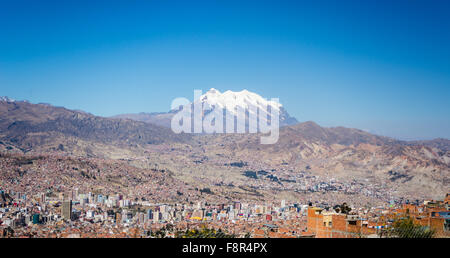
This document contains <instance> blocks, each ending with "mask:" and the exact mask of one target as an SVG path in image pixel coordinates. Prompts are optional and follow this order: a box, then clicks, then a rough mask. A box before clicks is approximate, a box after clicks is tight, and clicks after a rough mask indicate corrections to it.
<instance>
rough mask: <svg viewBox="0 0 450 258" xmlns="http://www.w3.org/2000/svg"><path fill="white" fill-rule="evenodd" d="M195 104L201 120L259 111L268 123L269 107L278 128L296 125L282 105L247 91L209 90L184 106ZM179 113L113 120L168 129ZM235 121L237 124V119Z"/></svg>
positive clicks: (146, 114) (151, 114) (153, 114)
mask: <svg viewBox="0 0 450 258" xmlns="http://www.w3.org/2000/svg"><path fill="white" fill-rule="evenodd" d="M195 104H197V106H200V107H203V109H204V112H203V114H202V118H203V119H205V118H211V116H214V115H224V114H231V115H232V116H234V117H236V118H242V115H243V114H245V115H246V116H247V117H248V115H249V112H252V111H253V110H259V112H260V114H262V115H260V116H259V119H264V120H266V121H264V122H267V123H268V121H270V119H271V117H270V112H267V111H268V109H267V107H268V106H269V107H270V109H269V110H274V111H279V125H280V126H286V125H293V124H297V123H298V121H297V119H295V118H294V117H291V116H290V115H289V114H288V113H287V111H286V110H285V109H284V108H283V106H282V104H280V103H278V102H275V101H272V100H267V99H265V98H263V97H262V96H260V95H258V94H256V93H253V92H250V91H248V90H242V91H238V92H234V91H230V90H227V91H225V92H223V93H222V92H220V91H219V90H217V89H214V88H211V89H210V90H208V91H207V92H205V93H204V94H202V95H200V96H199V97H198V98H197V99H195V100H194V101H193V102H191V103H189V104H188V105H186V106H185V107H192V106H193V105H195ZM249 107H251V108H249ZM235 108H236V109H235ZM239 108H240V109H244V110H247V112H245V113H242V112H238V109H239ZM221 109H223V110H224V113H220V110H221ZM179 111H180V109H176V110H170V111H169V112H167V113H139V114H122V115H117V116H115V117H114V118H122V119H123V118H125V119H132V120H137V121H143V122H147V123H152V124H157V125H161V126H165V127H170V124H171V122H170V121H171V118H172V117H173V116H174V115H175V114H177V113H178V112H179ZM217 112H219V113H217ZM236 120H237V123H238V120H239V119H236ZM258 121H259V120H258ZM224 125H225V122H224ZM236 126H237V125H236ZM244 126H245V127H246V128H248V123H245V125H244Z"/></svg>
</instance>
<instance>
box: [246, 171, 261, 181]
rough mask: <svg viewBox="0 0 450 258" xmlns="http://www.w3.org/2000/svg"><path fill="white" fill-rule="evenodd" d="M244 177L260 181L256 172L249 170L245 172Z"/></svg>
mask: <svg viewBox="0 0 450 258" xmlns="http://www.w3.org/2000/svg"><path fill="white" fill-rule="evenodd" d="M243 175H244V176H246V177H248V178H253V179H258V175H257V173H256V172H255V171H251V170H247V171H244V173H243Z"/></svg>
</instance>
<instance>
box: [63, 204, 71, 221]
mask: <svg viewBox="0 0 450 258" xmlns="http://www.w3.org/2000/svg"><path fill="white" fill-rule="evenodd" d="M61 210H62V212H61V213H62V217H63V218H64V219H67V220H70V219H71V218H72V200H68V201H64V202H63V204H62V208H61Z"/></svg>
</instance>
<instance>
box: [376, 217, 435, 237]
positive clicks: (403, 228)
mask: <svg viewBox="0 0 450 258" xmlns="http://www.w3.org/2000/svg"><path fill="white" fill-rule="evenodd" d="M435 233H436V231H434V230H432V229H430V228H429V227H426V226H421V225H417V224H415V223H414V220H413V219H411V218H410V217H408V218H402V219H397V220H395V221H394V222H393V223H392V226H391V227H390V228H389V229H388V230H386V231H384V232H383V233H382V234H383V235H385V236H387V237H396V238H432V237H434V235H435Z"/></svg>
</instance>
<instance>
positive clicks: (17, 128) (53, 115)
mask: <svg viewBox="0 0 450 258" xmlns="http://www.w3.org/2000/svg"><path fill="white" fill-rule="evenodd" d="M189 138H190V137H189V136H188V135H177V134H174V133H172V131H171V130H170V129H167V128H163V127H160V126H157V125H152V124H147V123H143V122H137V121H133V120H127V119H110V118H104V117H99V116H94V115H91V114H88V113H85V112H80V111H73V110H68V109H65V108H63V107H54V106H51V105H48V104H31V103H28V102H24V101H13V102H12V101H0V140H1V141H2V142H3V143H4V144H10V145H11V146H13V148H17V149H20V150H22V151H24V152H27V151H30V150H33V149H34V148H41V147H42V146H44V145H48V146H52V145H55V144H56V148H59V149H60V150H64V148H65V147H67V146H65V145H64V143H67V140H70V139H72V141H84V142H91V143H98V144H100V145H113V146H118V147H122V148H130V147H136V146H145V145H152V144H160V143H170V142H185V141H188V140H189ZM59 141H60V142H59Z"/></svg>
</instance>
